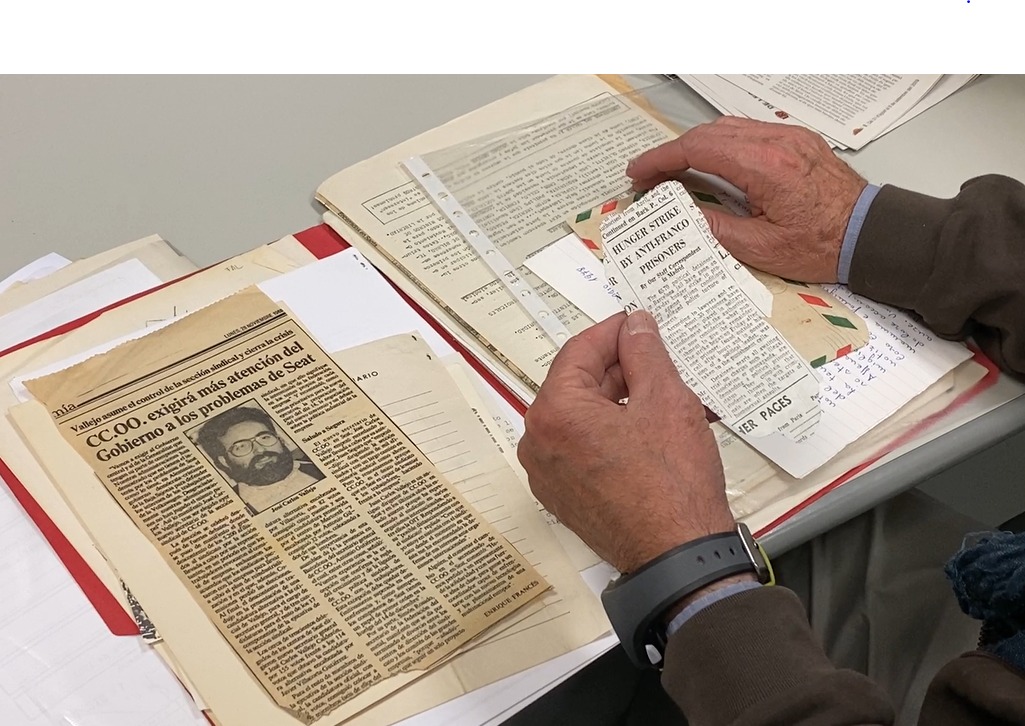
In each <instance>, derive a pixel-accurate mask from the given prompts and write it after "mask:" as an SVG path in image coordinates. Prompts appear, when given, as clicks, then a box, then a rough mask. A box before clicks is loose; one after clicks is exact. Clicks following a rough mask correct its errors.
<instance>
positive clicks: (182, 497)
mask: <svg viewBox="0 0 1025 726" xmlns="http://www.w3.org/2000/svg"><path fill="white" fill-rule="evenodd" d="M27 385H28V387H29V389H30V390H31V391H32V393H33V394H34V395H35V396H36V397H37V398H38V399H39V400H40V401H42V402H43V403H44V404H45V405H46V406H47V407H48V409H49V410H50V412H51V415H52V417H53V418H54V420H55V421H56V423H57V426H58V428H59V429H60V431H61V433H62V434H63V436H64V437H65V438H66V439H67V440H68V441H70V442H71V444H72V446H73V447H74V448H75V449H76V451H77V452H78V453H79V454H80V455H81V456H82V457H83V458H84V459H85V460H86V461H87V462H89V463H90V464H91V466H92V467H93V469H94V470H95V471H96V473H97V474H98V475H99V477H100V479H101V480H102V481H103V483H104V485H105V486H106V488H107V489H108V490H109V491H110V493H111V495H113V497H114V498H115V499H116V500H117V501H118V503H119V504H120V505H121V507H122V508H123V509H124V511H125V512H126V513H127V514H128V516H130V517H131V518H132V520H133V521H134V522H135V523H136V525H137V526H138V527H139V528H140V530H142V531H143V532H144V533H145V534H146V535H147V537H148V538H149V539H150V540H151V541H152V542H153V544H154V545H155V546H156V547H157V549H158V550H159V551H160V552H161V554H162V555H163V557H164V559H165V560H166V561H167V563H168V564H169V566H170V567H171V568H172V570H173V571H174V572H175V573H176V574H177V575H178V577H179V578H180V579H181V580H182V581H183V582H184V583H185V585H186V586H187V587H188V588H189V590H190V592H192V593H193V595H194V596H195V597H196V598H197V599H198V601H199V602H200V603H201V604H202V605H203V607H204V609H205V610H206V611H207V613H208V615H209V616H210V618H211V619H212V620H213V622H214V623H216V624H217V626H218V628H219V629H220V631H221V632H222V633H223V635H224V637H225V638H226V639H227V640H228V642H229V643H231V645H232V647H233V648H234V649H235V651H236V652H237V653H238V655H239V656H240V657H241V658H242V660H243V661H244V662H245V663H246V664H247V665H248V667H249V668H250V669H251V670H252V672H253V673H254V674H255V675H256V677H257V678H258V679H259V680H260V682H261V683H262V684H263V686H264V687H265V688H266V689H267V691H268V692H269V693H270V694H271V696H272V697H273V698H274V700H275V701H276V702H277V703H278V704H279V705H280V706H282V707H283V708H286V709H288V710H289V711H291V712H292V713H294V714H295V715H296V716H297V717H298V718H300V719H302V720H304V721H311V720H314V719H316V718H318V717H320V716H323V715H325V714H327V713H329V712H331V711H332V710H334V709H335V708H337V707H339V706H340V705H341V704H343V703H345V702H346V701H347V700H349V699H351V698H352V697H354V696H356V695H357V694H359V693H361V692H362V691H364V690H366V689H367V688H368V687H370V686H371V685H373V684H374V683H376V682H378V681H380V680H382V679H384V678H386V677H388V676H389V675H393V674H396V673H399V672H403V671H410V670H422V669H426V668H427V667H429V666H431V665H432V664H433V663H435V662H437V661H438V660H439V659H441V658H443V657H445V656H446V655H448V654H450V653H452V652H453V651H454V650H456V649H457V648H458V647H459V646H460V645H462V644H463V643H465V642H467V641H468V640H470V639H471V638H473V637H474V636H476V635H477V634H479V633H480V632H482V631H483V630H485V629H486V628H487V627H489V626H490V625H492V624H493V623H495V622H497V621H498V620H500V619H501V618H503V617H504V616H505V615H507V614H509V613H511V612H513V611H514V610H516V609H517V608H519V607H520V606H521V605H523V604H525V603H527V602H529V601H530V600H532V599H533V598H534V597H536V596H538V595H540V594H541V593H542V592H543V591H544V590H545V589H546V588H547V587H548V585H547V584H546V583H545V582H544V580H543V579H542V578H541V577H540V576H539V575H538V574H537V572H536V571H535V570H534V569H533V568H532V567H531V566H530V565H529V563H527V562H526V561H525V560H524V559H523V558H522V557H521V556H520V554H519V553H518V552H517V551H516V550H515V549H513V547H512V546H511V545H509V543H508V542H507V541H506V540H505V539H503V538H502V536H501V535H500V534H499V533H498V532H497V531H496V530H495V529H493V528H492V527H491V526H490V525H489V524H488V523H487V522H486V521H485V520H483V519H482V518H481V517H480V516H479V515H478V514H477V513H476V512H475V511H474V510H473V509H471V508H470V506H469V505H468V504H467V503H466V501H465V500H464V499H463V498H462V497H461V496H460V495H459V493H458V492H457V491H456V490H455V489H454V488H453V487H452V486H451V485H450V484H449V483H448V482H447V481H446V480H445V479H443V478H442V477H441V476H440V475H439V473H438V471H437V470H436V469H435V468H434V466H433V465H431V463H430V462H429V461H428V460H427V459H426V458H425V457H424V456H423V454H421V453H420V451H419V450H417V449H416V447H415V446H413V445H412V443H410V441H409V440H408V439H407V438H406V437H405V436H404V435H403V434H402V432H401V431H399V429H398V428H396V427H395V426H394V425H393V423H392V422H391V421H390V420H389V419H388V418H387V417H386V416H385V415H384V414H383V413H382V412H381V411H380V410H379V409H378V408H377V407H376V406H375V405H374V404H373V403H372V402H371V401H370V400H369V399H368V398H367V397H366V396H365V395H364V394H363V392H362V391H361V390H360V389H359V387H358V385H357V383H356V382H354V381H353V380H352V379H350V378H349V377H348V376H347V375H346V374H345V373H344V372H343V371H342V370H341V369H340V368H339V367H338V365H337V364H336V363H334V362H333V361H332V360H331V359H330V358H329V357H328V355H327V354H326V353H325V352H324V351H323V350H321V349H320V348H319V347H318V346H317V344H316V343H315V342H314V341H313V339H312V338H311V337H310V336H309V335H308V334H306V332H305V331H304V330H303V329H302V328H301V327H300V326H299V325H298V324H297V323H296V322H295V320H293V319H292V317H291V316H290V315H289V314H288V313H287V312H286V311H284V310H282V309H280V307H279V306H278V305H277V304H275V303H273V302H271V301H270V300H269V299H268V298H267V297H266V296H264V295H263V294H262V293H260V292H259V291H256V290H248V291H245V292H243V293H240V294H238V295H235V296H232V297H230V298H228V299H226V300H224V301H221V302H219V303H216V304H215V305H212V306H210V307H209V308H206V309H204V310H201V311H199V312H197V313H194V314H193V315H191V316H189V317H187V318H185V319H183V320H182V321H180V322H178V323H175V324H173V325H171V326H169V327H167V328H165V329H163V330H161V331H158V332H157V333H154V334H153V335H150V336H147V337H145V338H141V339H139V340H136V341H132V342H130V343H127V344H125V345H122V346H120V347H118V348H116V349H114V350H113V351H111V352H109V353H107V354H104V355H102V356H97V357H95V358H93V359H90V360H88V361H86V362H84V363H82V364H79V365H77V366H75V367H73V368H70V369H67V370H65V371H62V372H60V373H56V374H53V375H50V376H47V377H45V378H40V379H36V380H35V381H30V382H28V384H27Z"/></svg>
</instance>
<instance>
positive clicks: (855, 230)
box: [836, 184, 879, 285]
mask: <svg viewBox="0 0 1025 726" xmlns="http://www.w3.org/2000/svg"><path fill="white" fill-rule="evenodd" d="M878 193H879V187H877V186H876V185H875V184H869V185H868V186H867V187H865V188H864V189H863V190H862V191H861V196H860V197H858V203H857V204H855V205H854V211H853V212H851V218H850V219H849V220H848V221H847V231H846V232H845V233H844V236H843V245H841V247H840V262H839V264H838V265H837V266H836V279H837V280H839V281H840V284H842V285H846V284H847V280H848V279H850V276H851V260H853V259H854V248H855V247H856V246H857V244H858V236H859V235H861V225H863V224H864V223H865V217H867V216H868V208H869V207H871V206H872V201H873V200H874V199H875V198H876V194H878Z"/></svg>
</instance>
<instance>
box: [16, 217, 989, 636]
mask: <svg viewBox="0 0 1025 726" xmlns="http://www.w3.org/2000/svg"><path fill="white" fill-rule="evenodd" d="M295 237H296V239H298V240H299V242H300V243H302V245H303V246H304V247H306V249H307V250H309V251H310V252H311V253H312V254H313V255H314V256H315V257H317V259H324V258H325V257H330V256H331V255H333V254H335V253H336V252H341V251H342V250H345V249H348V248H349V247H350V245H349V243H348V242H346V241H345V240H344V239H342V238H341V237H340V236H338V234H337V233H335V231H334V230H333V229H331V228H330V227H328V226H327V225H326V224H321V225H318V226H316V227H311V228H310V229H307V230H305V231H303V232H299V233H297V234H296V235H295ZM193 274H194V273H193ZM179 279H184V278H179ZM175 282H177V280H174V281H171V282H168V283H165V284H163V285H160V286H158V287H155V288H153V289H152V290H147V291H146V292H142V293H139V294H137V295H133V296H132V297H129V298H126V299H124V300H122V301H120V302H117V303H114V304H113V305H108V306H107V307H105V308H102V309H101V310H98V311H96V312H94V313H90V314H89V315H85V316H83V317H81V318H79V319H77V320H73V321H71V322H69V323H66V324H64V325H61V326H60V327H57V328H54V329H53V330H50V331H48V332H46V333H43V334H41V335H38V336H36V337H35V338H32V339H31V340H26V341H24V342H22V343H19V344H18V345H16V346H13V347H11V348H8V349H7V350H4V351H0V356H4V355H7V354H9V353H12V352H13V351H15V350H18V349H20V348H24V347H27V346H29V345H32V344H33V343H36V342H38V341H40V340H46V339H47V338H52V337H54V336H57V335H61V334H63V333H66V332H68V331H71V330H74V329H75V328H78V327H80V326H82V325H84V324H85V323H88V322H90V321H91V320H95V319H96V318H97V317H99V316H100V315H101V314H102V313H104V312H106V311H107V310H110V309H112V308H115V307H118V306H120V305H123V304H125V303H127V302H130V301H132V300H135V299H137V298H139V297H142V296H143V295H148V294H149V293H151V292H154V291H156V290H159V289H161V288H163V287H166V286H167V285H173V284H174V283H175ZM392 287H393V288H394V289H395V290H396V292H398V294H399V295H400V296H401V297H402V299H403V300H405V301H406V303H407V304H408V305H409V306H410V307H411V308H413V309H414V310H415V311H416V312H417V314H418V315H420V317H422V318H423V319H424V320H425V321H426V322H427V323H428V324H429V325H430V326H431V327H432V328H433V329H434V330H435V331H436V332H437V333H438V334H439V335H440V336H441V337H442V338H444V339H445V341H446V342H447V343H449V344H450V345H451V346H452V347H453V348H454V349H455V350H457V351H459V353H460V354H461V355H462V356H463V358H464V359H465V360H466V362H467V363H468V364H469V365H470V366H471V367H472V368H473V369H474V370H475V371H477V373H478V374H480V376H481V377H482V378H484V380H486V381H487V382H488V383H489V384H490V385H491V386H492V387H493V388H494V389H495V390H496V391H497V392H498V393H499V394H500V395H501V396H502V397H503V398H504V399H505V400H506V401H508V402H509V404H510V405H511V406H512V407H513V408H514V409H515V410H516V411H518V412H519V413H520V414H523V413H525V412H526V406H525V405H524V404H523V402H522V401H520V400H519V399H518V398H517V397H516V396H515V395H514V394H513V393H512V392H511V391H510V390H509V389H508V388H507V387H506V386H505V385H504V384H503V383H502V382H501V381H500V380H499V379H498V378H497V377H496V376H495V375H494V374H493V373H492V372H491V371H490V370H488V368H487V367H486V366H484V365H483V364H482V363H481V362H480V361H478V360H477V359H476V358H475V357H474V356H473V355H472V354H471V353H470V352H469V351H467V350H466V348H464V347H463V345H462V344H461V343H460V342H459V341H458V340H456V338H455V337H454V336H453V335H452V334H451V333H449V332H448V330H446V329H445V328H444V326H442V325H441V324H440V323H439V322H438V321H437V320H435V319H434V318H433V317H432V316H431V315H429V314H428V313H427V312H426V311H425V310H424V309H423V308H422V307H420V305H418V304H417V303H416V302H414V301H413V300H412V299H410V298H409V297H408V296H407V295H406V294H405V293H403V292H402V291H401V290H399V289H398V288H397V287H395V286H394V285H392ZM975 360H976V361H978V362H979V363H982V364H983V365H985V366H986V367H987V368H988V369H989V372H988V373H987V375H986V377H985V378H983V379H982V380H981V381H979V382H978V383H977V384H976V385H975V386H974V387H973V388H971V389H970V390H968V391H966V392H965V393H963V394H961V396H959V397H958V398H957V399H956V400H955V401H954V403H953V404H952V406H951V407H949V408H947V409H946V411H944V412H942V413H941V414H937V415H936V416H934V417H933V419H935V418H937V417H938V416H940V415H942V414H943V413H947V412H949V411H950V410H952V408H954V407H957V406H960V405H962V404H964V403H965V402H966V401H968V400H969V399H971V398H973V397H974V396H975V395H977V394H978V393H979V392H981V391H983V390H984V389H986V388H988V387H989V386H991V385H992V384H993V383H995V382H996V380H997V377H998V376H999V370H998V369H997V367H996V366H995V365H994V364H993V363H992V362H991V361H990V360H989V359H988V358H986V356H984V355H983V354H982V353H981V352H979V351H976V352H975ZM933 419H927V420H926V421H923V422H921V423H920V424H919V425H918V426H916V427H915V428H913V429H911V430H909V431H908V432H906V433H905V434H904V435H903V436H901V438H900V439H898V440H896V441H894V442H892V443H891V444H890V445H889V446H887V447H886V449H885V450H883V451H880V452H878V453H877V454H875V455H874V456H873V458H872V459H870V460H869V461H866V462H865V463H863V464H861V465H860V466H858V467H856V468H854V469H852V470H851V471H849V472H847V473H846V474H844V475H843V476H841V477H840V478H838V479H836V480H835V481H833V482H832V483H830V484H829V485H828V486H827V487H825V488H824V489H823V490H821V491H819V492H817V493H816V494H814V495H812V496H811V497H810V498H808V499H806V500H805V501H804V502H802V503H801V504H800V505H798V506H796V507H794V508H793V509H792V510H790V511H789V512H787V513H786V514H784V515H783V516H781V517H780V518H778V519H777V520H776V521H774V522H772V524H770V525H769V526H767V527H765V528H764V529H762V530H761V531H759V532H758V533H757V534H758V535H759V536H760V535H762V534H764V533H765V532H767V531H769V530H771V529H772V528H774V527H776V526H778V525H779V524H780V523H782V522H784V521H786V520H787V519H788V518H789V517H791V516H793V515H794V514H796V513H797V512H799V511H801V510H802V509H804V508H805V507H807V506H808V505H810V504H811V503H812V502H814V501H816V500H818V499H819V498H821V497H822V496H824V495H825V494H826V493H827V492H829V491H832V490H833V489H835V488H836V487H838V486H840V485H841V484H843V483H844V482H846V481H848V480H849V479H851V478H853V477H854V476H855V475H856V474H858V473H859V472H860V471H861V470H862V469H864V468H865V467H867V466H870V465H871V464H872V463H874V462H875V461H877V460H878V459H879V458H881V457H882V456H884V455H885V454H887V453H889V451H891V450H892V449H894V448H896V447H897V446H899V445H901V444H903V443H906V441H908V440H910V439H912V438H914V437H915V436H917V435H918V434H919V433H920V432H921V431H923V430H924V429H926V428H927V427H928V426H929V425H931V424H932V423H933ZM0 478H2V479H3V481H4V482H5V483H6V484H7V487H8V488H9V489H10V490H11V493H12V494H14V497H15V499H17V500H18V503H19V504H21V506H22V508H23V509H24V510H25V513H26V514H28V516H29V517H31V519H32V521H33V522H35V524H36V527H38V528H39V531H40V532H41V533H42V534H43V536H44V537H46V540H47V542H49V543H50V546H51V547H52V548H53V551H54V552H55V553H56V554H57V556H58V557H59V558H60V560H61V562H63V563H64V566H65V567H66V568H67V570H68V572H69V573H71V576H72V577H73V578H74V579H75V582H77V583H78V586H79V587H80V588H81V589H82V592H83V593H84V594H85V596H86V597H87V598H88V599H89V602H90V603H92V605H93V607H94V608H95V609H96V612H97V613H99V615H100V617H101V618H102V619H103V622H104V623H106V625H107V627H108V628H109V629H110V631H111V632H112V633H114V634H115V635H138V633H139V630H138V628H137V626H136V624H135V621H134V620H133V619H132V618H131V617H130V616H129V615H128V614H127V613H126V612H125V611H124V608H122V607H121V605H120V603H119V602H118V601H117V599H116V598H115V597H114V596H113V595H112V594H111V593H110V591H108V590H107V588H106V587H105V586H104V585H103V583H102V582H101V581H100V579H99V578H98V577H97V576H96V573H94V572H93V571H92V569H91V568H90V567H89V565H88V564H87V563H86V561H85V560H84V559H83V558H82V556H81V555H80V554H79V553H78V552H77V551H76V550H75V548H74V547H73V546H72V545H71V543H70V542H69V541H68V540H67V538H66V537H65V536H64V534H63V533H62V532H61V531H60V530H59V529H58V528H57V526H56V525H55V524H54V523H53V521H52V520H51V519H50V517H49V516H47V514H46V512H45V511H43V509H42V507H40V506H39V504H38V503H36V501H35V499H33V498H32V495H31V494H29V492H28V490H26V489H25V487H24V485H23V484H22V483H21V482H20V481H19V480H18V478H17V477H16V476H15V475H14V473H13V472H12V471H11V470H10V468H9V467H8V466H7V464H6V463H4V461H3V460H2V459H0Z"/></svg>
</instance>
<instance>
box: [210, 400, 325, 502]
mask: <svg viewBox="0 0 1025 726" xmlns="http://www.w3.org/2000/svg"><path fill="white" fill-rule="evenodd" d="M196 443H198V444H199V445H200V446H201V447H202V448H203V450H204V451H205V452H206V453H207V456H209V457H210V459H211V460H212V461H213V462H214V463H216V464H217V467H218V468H219V469H221V471H223V472H224V473H225V474H227V475H228V476H229V477H231V479H232V481H234V482H235V483H236V484H237V486H236V487H233V488H234V489H235V490H236V492H237V493H238V495H239V497H240V498H241V499H242V501H244V502H245V503H246V505H247V506H248V507H249V509H250V511H251V512H252V513H253V514H258V513H259V512H262V511H263V510H265V509H267V508H268V507H271V506H273V505H274V504H277V503H278V502H280V501H282V500H284V499H286V498H288V497H290V496H292V495H293V494H296V493H298V492H300V491H302V490H303V489H305V488H307V487H308V486H310V485H311V484H314V483H316V482H318V481H320V480H321V479H323V478H324V474H323V473H322V472H321V471H320V469H318V468H317V467H316V466H315V465H314V464H313V463H312V462H310V461H309V460H307V459H306V455H305V454H303V453H302V452H301V451H299V450H298V449H296V450H295V451H292V450H290V449H289V448H288V447H287V446H286V445H285V443H284V441H283V439H282V436H281V435H280V434H279V433H278V430H277V428H276V427H275V425H274V421H273V420H272V419H271V417H270V416H268V415H267V414H266V413H265V412H264V411H262V410H260V409H258V408H252V407H249V406H238V407H236V408H232V409H230V410H228V411H225V412H224V413H222V414H218V415H217V416H215V417H214V418H212V419H210V421H208V422H207V423H206V424H204V425H203V427H202V428H201V429H200V431H199V434H198V436H197V437H196Z"/></svg>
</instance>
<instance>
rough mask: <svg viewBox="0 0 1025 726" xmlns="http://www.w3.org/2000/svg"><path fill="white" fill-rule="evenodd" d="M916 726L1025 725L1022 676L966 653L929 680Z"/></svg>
mask: <svg viewBox="0 0 1025 726" xmlns="http://www.w3.org/2000/svg"><path fill="white" fill-rule="evenodd" d="M918 723H919V724H920V725H921V726H933V724H940V725H941V726H942V725H943V724H989V725H990V726H999V725H1000V724H1006V725H1007V726H1011V724H1022V723H1025V673H1022V672H1021V671H1018V670H1016V669H1015V668H1014V667H1012V666H1010V665H1008V664H1007V663H1005V662H1004V661H1002V660H1000V659H998V658H995V657H994V656H992V655H989V654H988V653H983V652H981V651H973V652H971V653H966V654H965V655H963V656H961V657H960V658H957V659H955V660H952V661H951V662H950V663H947V664H946V665H945V666H943V668H941V669H940V672H939V673H937V674H936V677H935V678H933V680H932V683H930V684H929V691H928V692H927V693H926V695H925V703H923V704H922V713H921V715H920V716H919V719H918Z"/></svg>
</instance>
